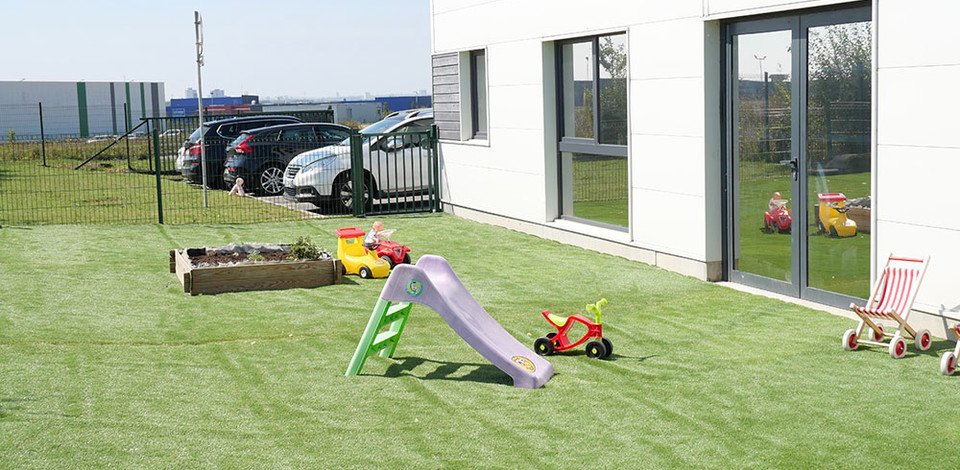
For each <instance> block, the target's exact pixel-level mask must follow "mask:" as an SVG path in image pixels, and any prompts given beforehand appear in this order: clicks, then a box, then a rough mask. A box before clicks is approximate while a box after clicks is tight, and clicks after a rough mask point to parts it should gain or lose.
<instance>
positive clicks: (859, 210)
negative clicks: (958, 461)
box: [431, 0, 960, 335]
mask: <svg viewBox="0 0 960 470" xmlns="http://www.w3.org/2000/svg"><path fill="white" fill-rule="evenodd" d="M958 14H960V2H955V1H951V0H924V1H921V2H904V1H896V0H886V1H884V0H874V1H872V2H869V1H866V2H864V1H858V2H849V1H828V0H808V1H798V0H791V1H786V0H779V1H778V0H675V1H670V2H661V1H639V2H638V1H628V0H609V1H604V2H593V3H589V2H574V1H570V0H553V1H545V0H542V1H531V0H499V1H490V0H432V2H431V15H432V35H433V37H432V41H433V42H432V43H433V54H434V56H433V76H434V85H433V87H434V90H433V93H434V112H435V116H436V121H437V124H438V126H439V127H440V131H441V145H440V148H441V166H442V184H443V199H444V202H445V204H446V208H447V210H448V211H450V212H453V213H456V214H459V215H462V216H465V217H468V218H473V219H477V220H481V221H486V222H491V223H495V224H499V225H503V226H506V227H510V228H514V229H517V230H521V231H525V232H528V233H532V234H535V235H538V236H542V237H545V238H550V239H555V240H558V241H561V242H566V243H571V244H576V245H580V246H584V247H587V248H590V249H595V250H598V251H603V252H608V253H612V254H616V255H620V256H625V257H628V258H631V259H636V260H639V261H644V262H647V263H649V264H654V265H657V266H660V267H663V268H666V269H669V270H673V271H677V272H680V273H684V274H687V275H691V276H695V277H698V278H701V279H705V280H731V281H734V282H741V283H744V284H748V285H752V286H755V287H760V288H763V289H767V290H770V291H775V292H779V293H782V294H786V295H790V296H794V297H799V298H805V299H810V300H813V301H817V302H821V303H826V304H833V305H845V304H847V303H849V302H850V301H855V300H858V299H863V298H865V297H867V296H868V294H869V292H870V288H871V286H872V282H874V281H875V279H876V276H877V274H878V272H879V271H881V270H882V269H883V266H884V263H885V261H886V259H887V256H888V254H889V253H891V252H892V253H896V254H898V255H908V256H915V257H926V256H929V257H930V258H931V262H930V264H929V269H928V271H927V275H926V279H925V280H924V283H923V286H922V288H921V289H920V291H919V294H918V298H917V301H916V304H915V306H914V309H915V311H917V312H918V313H919V315H917V317H916V318H915V319H916V320H919V324H921V325H922V326H925V327H927V328H930V329H931V330H932V331H934V333H939V334H940V335H943V334H944V329H945V326H947V325H948V324H952V323H953V321H952V320H957V319H960V281H958V280H960V248H958V245H960V218H955V217H951V216H949V215H947V214H946V213H945V211H944V209H945V208H947V207H949V206H947V205H946V204H943V203H942V202H946V201H949V200H950V196H951V193H952V191H950V189H949V188H951V187H952V184H951V183H952V180H953V179H954V177H955V175H956V174H958V172H960V132H958V131H957V126H956V119H952V118H951V116H949V115H948V113H950V111H951V110H953V109H956V107H957V106H958V105H960V93H958V92H957V91H956V86H955V84H956V83H958V82H960V48H958V47H955V46H956V45H958V44H960V30H958V29H957V28H954V27H951V22H952V20H951V19H952V18H954V17H955V16H956V15H958ZM781 208H782V209H783V210H780V209H781ZM946 212H950V211H949V210H947V211H946ZM854 225H855V226H854Z"/></svg>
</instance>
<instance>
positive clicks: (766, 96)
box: [753, 54, 770, 158]
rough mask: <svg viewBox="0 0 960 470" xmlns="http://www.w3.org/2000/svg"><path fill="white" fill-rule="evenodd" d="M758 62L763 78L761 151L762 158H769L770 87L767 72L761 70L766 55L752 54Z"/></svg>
mask: <svg viewBox="0 0 960 470" xmlns="http://www.w3.org/2000/svg"><path fill="white" fill-rule="evenodd" d="M753 58H754V59H757V62H759V63H760V78H762V79H763V151H764V153H765V154H766V155H765V156H764V158H770V87H768V86H767V73H766V72H764V71H763V61H764V60H766V58H767V56H761V55H759V54H754V55H753Z"/></svg>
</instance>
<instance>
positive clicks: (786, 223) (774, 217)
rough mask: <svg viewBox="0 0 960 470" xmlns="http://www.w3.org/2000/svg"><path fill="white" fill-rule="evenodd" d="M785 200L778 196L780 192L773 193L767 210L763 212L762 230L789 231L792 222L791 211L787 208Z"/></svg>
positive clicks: (767, 231)
mask: <svg viewBox="0 0 960 470" xmlns="http://www.w3.org/2000/svg"><path fill="white" fill-rule="evenodd" d="M787 202H788V201H787V200H786V199H781V198H780V193H779V192H777V193H773V198H772V199H770V204H769V206H768V208H767V211H766V212H764V213H763V231H764V232H766V233H773V232H780V233H790V226H791V225H792V224H793V213H791V212H790V209H787Z"/></svg>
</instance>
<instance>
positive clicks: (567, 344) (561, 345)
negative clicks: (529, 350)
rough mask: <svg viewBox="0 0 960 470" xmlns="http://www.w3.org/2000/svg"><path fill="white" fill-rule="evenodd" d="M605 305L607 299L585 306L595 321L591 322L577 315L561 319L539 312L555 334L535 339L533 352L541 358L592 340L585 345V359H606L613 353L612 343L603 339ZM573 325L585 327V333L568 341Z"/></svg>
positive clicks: (551, 333)
mask: <svg viewBox="0 0 960 470" xmlns="http://www.w3.org/2000/svg"><path fill="white" fill-rule="evenodd" d="M606 304H607V299H600V301H599V302H597V303H596V304H593V305H587V310H589V311H590V312H592V313H593V314H594V315H595V316H596V317H597V321H596V322H593V321H591V320H590V319H589V318H587V317H585V316H583V315H580V314H579V313H577V314H574V315H571V316H569V317H561V316H559V315H554V314H552V313H550V311H549V310H544V311H542V312H540V313H541V314H542V315H543V318H546V319H547V322H548V323H550V324H551V325H553V327H554V328H556V329H557V331H556V333H554V332H550V333H547V336H545V337H543V338H537V341H536V342H534V343H533V347H534V350H535V351H536V352H537V354H539V355H541V356H549V355H551V354H553V353H555V352H561V351H567V350H570V349H573V348H575V347H577V346H580V345H581V344H583V343H585V342H586V341H587V340H589V339H593V341H590V342H589V343H587V357H593V358H600V359H606V358H608V357H610V354H612V353H613V343H612V342H610V340H609V339H607V338H604V337H603V319H602V314H601V311H600V310H601V309H602V308H603V306H604V305H606ZM574 323H582V324H583V325H584V326H586V327H587V333H586V334H584V335H583V337H582V338H580V339H578V340H576V341H570V338H569V337H568V336H567V334H568V333H569V332H570V328H571V327H572V326H573V324H574Z"/></svg>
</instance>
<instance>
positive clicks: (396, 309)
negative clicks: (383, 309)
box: [380, 302, 410, 328]
mask: <svg viewBox="0 0 960 470" xmlns="http://www.w3.org/2000/svg"><path fill="white" fill-rule="evenodd" d="M409 311H410V303H409V302H401V303H398V304H396V305H391V306H390V308H388V309H387V313H385V314H383V320H381V321H380V326H381V328H382V327H383V326H384V325H389V324H391V323H393V322H395V321H397V320H400V319H401V318H403V317H405V316H406V315H407V313H408V312H409Z"/></svg>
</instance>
